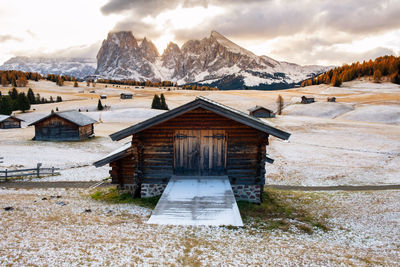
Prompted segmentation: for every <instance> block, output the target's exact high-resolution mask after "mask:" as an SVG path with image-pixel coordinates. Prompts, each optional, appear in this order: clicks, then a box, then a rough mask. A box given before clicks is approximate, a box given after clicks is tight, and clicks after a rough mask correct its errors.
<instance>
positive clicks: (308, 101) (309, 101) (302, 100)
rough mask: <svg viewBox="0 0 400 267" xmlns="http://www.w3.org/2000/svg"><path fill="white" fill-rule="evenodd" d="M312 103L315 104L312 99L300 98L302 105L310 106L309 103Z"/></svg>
mask: <svg viewBox="0 0 400 267" xmlns="http://www.w3.org/2000/svg"><path fill="white" fill-rule="evenodd" d="M314 102H315V99H314V97H306V96H304V95H303V96H302V97H301V103H302V104H310V103H314Z"/></svg>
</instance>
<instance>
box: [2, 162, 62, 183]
mask: <svg viewBox="0 0 400 267" xmlns="http://www.w3.org/2000/svg"><path fill="white" fill-rule="evenodd" d="M57 170H59V168H54V167H51V168H42V164H41V163H38V164H37V167H36V168H32V169H20V170H7V169H5V170H4V171H0V180H3V181H7V179H9V178H14V177H27V176H36V177H37V178H40V176H43V175H52V176H53V175H58V174H60V173H59V172H56V171H57Z"/></svg>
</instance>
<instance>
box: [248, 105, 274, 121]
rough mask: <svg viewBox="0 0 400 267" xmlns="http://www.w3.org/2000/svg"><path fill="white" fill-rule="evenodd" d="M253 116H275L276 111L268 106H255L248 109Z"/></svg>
mask: <svg viewBox="0 0 400 267" xmlns="http://www.w3.org/2000/svg"><path fill="white" fill-rule="evenodd" d="M248 111H249V114H250V115H251V116H254V117H257V118H275V113H274V112H273V111H272V110H270V109H267V108H264V107H261V106H255V107H252V108H251V109H249V110H248Z"/></svg>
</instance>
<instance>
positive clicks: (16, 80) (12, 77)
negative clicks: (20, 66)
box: [0, 70, 43, 87]
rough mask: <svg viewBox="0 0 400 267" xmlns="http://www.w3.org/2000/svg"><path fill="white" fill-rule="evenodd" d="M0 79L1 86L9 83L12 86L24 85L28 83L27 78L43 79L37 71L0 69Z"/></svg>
mask: <svg viewBox="0 0 400 267" xmlns="http://www.w3.org/2000/svg"><path fill="white" fill-rule="evenodd" d="M0 79H1V85H2V86H3V87H6V86H8V85H10V84H11V86H14V87H25V86H27V84H28V80H33V81H38V80H40V79H43V77H42V75H40V74H39V73H37V72H23V71H16V70H4V71H0Z"/></svg>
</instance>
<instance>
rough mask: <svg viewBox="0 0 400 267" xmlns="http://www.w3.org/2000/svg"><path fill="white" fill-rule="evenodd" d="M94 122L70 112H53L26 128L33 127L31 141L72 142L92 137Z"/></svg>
mask: <svg viewBox="0 0 400 267" xmlns="http://www.w3.org/2000/svg"><path fill="white" fill-rule="evenodd" d="M95 122H96V121H95V120H93V119H92V118H90V117H88V116H85V115H83V114H81V113H79V112H78V111H75V110H71V111H62V112H53V113H51V114H50V115H47V116H45V117H43V118H41V119H39V120H37V121H35V122H33V123H31V124H29V125H28V126H31V125H34V126H35V137H34V138H33V140H38V141H73V140H83V139H86V138H89V137H92V136H93V135H94V126H93V124H94V123H95Z"/></svg>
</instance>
